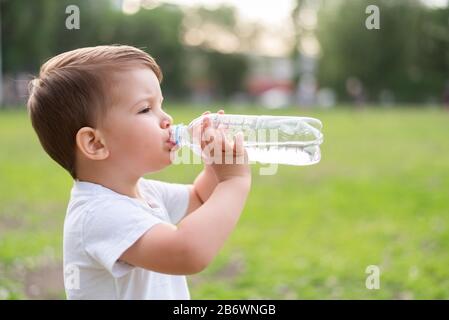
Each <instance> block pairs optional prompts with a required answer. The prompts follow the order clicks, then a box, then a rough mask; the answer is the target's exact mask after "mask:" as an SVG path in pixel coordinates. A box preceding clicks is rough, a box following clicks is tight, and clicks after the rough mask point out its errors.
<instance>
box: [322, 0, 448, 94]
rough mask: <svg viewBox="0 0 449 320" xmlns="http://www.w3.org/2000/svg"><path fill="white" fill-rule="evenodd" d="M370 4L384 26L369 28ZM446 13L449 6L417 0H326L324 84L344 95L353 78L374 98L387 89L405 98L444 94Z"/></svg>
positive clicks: (323, 60) (323, 56) (323, 34)
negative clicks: (444, 7) (426, 3)
mask: <svg viewBox="0 0 449 320" xmlns="http://www.w3.org/2000/svg"><path fill="white" fill-rule="evenodd" d="M372 4H374V5H377V6H378V7H379V8H380V30H368V29H367V28H366V27H365V19H366V18H367V17H368V15H367V14H366V13H365V9H366V7H367V6H368V5H372ZM448 17H449V9H431V8H428V7H425V6H424V5H423V4H422V3H421V2H420V1H418V0H396V1H394V2H393V1H388V0H347V1H341V0H340V1H337V0H333V1H324V2H323V5H322V7H321V9H320V11H319V15H318V19H319V24H318V32H317V34H318V38H319V41H320V44H321V47H322V57H321V60H320V68H319V69H320V70H319V75H318V76H319V81H320V84H321V85H322V86H330V87H332V88H334V89H336V90H337V92H338V94H339V96H340V97H343V98H345V99H347V98H348V95H347V92H346V87H345V84H346V80H347V79H348V78H350V77H355V78H357V79H359V80H360V81H361V83H362V84H363V86H364V88H365V90H366V92H367V93H368V95H369V98H370V100H372V101H376V100H377V98H378V97H379V95H380V94H381V93H382V91H384V90H389V91H391V92H393V93H394V95H395V97H396V100H397V101H403V102H423V101H427V100H429V99H431V98H438V97H440V95H441V92H442V90H443V86H444V83H445V79H447V78H448V74H449V63H448V62H449V61H448V60H449V59H448V58H447V57H448V54H447V52H449V32H447V31H448Z"/></svg>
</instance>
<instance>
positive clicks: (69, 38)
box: [0, 0, 449, 299]
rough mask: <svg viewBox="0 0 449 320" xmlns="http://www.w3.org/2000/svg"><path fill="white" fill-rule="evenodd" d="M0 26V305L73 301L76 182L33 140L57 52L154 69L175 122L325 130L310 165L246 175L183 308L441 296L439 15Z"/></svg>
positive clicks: (338, 6)
mask: <svg viewBox="0 0 449 320" xmlns="http://www.w3.org/2000/svg"><path fill="white" fill-rule="evenodd" d="M70 5H76V6H77V8H78V9H79V18H80V21H79V28H75V29H69V28H67V26H66V20H67V19H68V18H69V17H70V16H71V14H73V11H68V12H66V9H67V8H68V6H70ZM369 5H375V6H377V7H378V9H379V12H378V14H379V28H378V29H369V28H367V26H366V23H367V20H369V21H373V20H370V19H372V17H371V18H370V16H372V13H373V12H371V11H368V12H367V7H368V6H369ZM0 19H1V24H0V146H1V150H0V299H45V298H54V299H64V298H65V295H64V291H63V283H62V264H61V259H62V225H63V220H64V214H65V210H66V205H67V201H68V198H69V192H70V188H71V186H72V183H73V182H72V180H71V179H70V176H69V175H68V174H67V173H66V172H64V171H63V169H61V168H60V167H58V166H57V165H56V164H54V163H53V162H52V161H51V160H50V158H49V157H48V156H47V155H46V154H45V153H44V152H43V150H42V148H41V147H40V145H39V142H38V140H37V138H36V136H35V134H34V132H33V130H32V128H31V125H30V123H29V120H28V118H27V114H26V108H25V102H26V99H27V85H28V81H29V80H30V79H31V78H32V77H33V76H34V75H37V74H38V71H39V67H40V65H41V64H42V63H43V62H45V61H46V60H47V59H49V58H51V57H52V56H54V55H56V54H58V53H61V52H64V51H67V50H71V49H75V48H79V47H85V46H95V45H102V44H116V43H119V44H127V45H133V46H136V47H139V48H141V49H143V50H145V51H147V52H148V53H150V54H151V55H152V56H153V57H155V59H156V60H157V62H158V63H159V65H160V66H161V67H162V70H163V73H164V81H163V83H162V90H163V93H164V96H165V101H166V102H165V108H166V109H167V111H168V113H170V114H171V115H172V116H173V118H174V120H175V122H184V123H188V122H189V121H190V120H191V119H193V118H195V117H197V116H199V115H200V114H201V113H202V112H203V111H205V110H211V111H215V110H218V109H220V108H224V110H225V111H226V112H227V113H241V114H273V115H296V116H312V117H316V118H319V119H321V120H322V121H323V124H324V136H325V142H324V144H323V147H322V161H321V162H320V163H319V164H318V165H315V166H311V167H291V166H280V167H279V170H278V173H277V174H276V175H274V176H260V175H259V174H258V172H259V171H258V169H259V168H260V167H263V165H260V164H257V165H254V166H253V175H254V179H253V189H252V191H251V195H250V198H249V200H248V203H247V206H246V208H245V212H244V214H243V216H242V219H241V221H240V223H239V225H238V227H237V229H236V230H235V232H234V233H233V235H232V237H231V238H230V239H229V241H228V242H227V244H226V246H225V248H224V250H223V252H222V253H221V254H220V255H219V256H218V257H217V259H216V260H215V261H214V263H213V264H212V265H211V266H210V267H209V268H208V269H207V270H206V271H205V272H204V273H202V274H199V275H195V276H192V277H189V278H190V279H189V283H190V287H191V294H192V298H193V299H216V298H228V299H232V298H235V299H250V298H251V299H264V298H274V299H305V298H307V299H315V298H324V299H348V298H352V299H358V298H363V299H448V298H449V270H448V266H449V254H448V252H449V230H448V223H449V205H448V204H447V196H448V191H449V170H448V169H449V150H448V147H447V138H449V130H448V120H449V112H448V111H449V5H448V1H447V0H377V1H376V0H345V1H344V0H328V1H326V0H321V1H320V0H316V1H308V0H278V1H268V0H263V1H256V0H247V1H238V0H165V1H160V0H89V1H88V0H67V1H66V0H61V1H56V0H33V1H32V0H14V1H13V0H0ZM200 171H201V165H191V166H190V165H189V166H188V165H182V166H181V165H177V166H172V167H170V168H168V169H167V170H164V171H163V172H159V173H157V174H155V175H151V176H148V178H154V179H161V180H165V181H170V182H180V183H192V181H193V179H194V178H195V176H196V175H197V174H198V173H199V172H200ZM368 265H377V266H379V267H380V270H381V288H380V289H379V290H368V289H367V288H366V287H365V279H366V277H367V276H368V275H367V274H366V273H365V269H366V267H367V266H368Z"/></svg>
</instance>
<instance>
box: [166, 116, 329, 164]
mask: <svg viewBox="0 0 449 320" xmlns="http://www.w3.org/2000/svg"><path fill="white" fill-rule="evenodd" d="M205 117H207V118H209V119H210V122H211V126H212V127H214V128H221V129H223V131H224V133H225V135H226V137H227V138H229V139H230V141H232V140H233V137H234V136H235V134H237V133H238V132H242V133H243V141H244V142H243V146H244V148H245V150H246V152H247V154H248V160H249V161H256V162H260V163H278V164H289V165H311V164H315V163H318V162H319V161H320V159H321V151H320V144H321V143H322V142H323V134H322V132H321V129H322V123H321V121H320V120H318V119H314V118H308V117H291V116H268V115H236V114H218V113H213V114H206V115H202V116H201V117H199V118H196V119H195V120H193V121H192V122H191V123H190V124H189V125H187V126H186V125H184V124H182V123H181V124H178V125H174V126H172V128H171V130H172V131H171V140H172V141H173V142H174V143H176V144H177V145H178V146H179V147H183V146H188V147H189V148H191V149H192V150H193V151H194V152H195V153H196V154H198V155H201V146H200V143H199V142H198V141H195V139H194V138H193V136H192V135H193V128H194V127H195V126H197V125H200V124H201V122H202V120H203V118H205Z"/></svg>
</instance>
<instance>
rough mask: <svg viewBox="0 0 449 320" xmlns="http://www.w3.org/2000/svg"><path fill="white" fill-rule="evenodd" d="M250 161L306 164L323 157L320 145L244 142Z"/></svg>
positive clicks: (313, 162) (316, 161)
mask: <svg viewBox="0 0 449 320" xmlns="http://www.w3.org/2000/svg"><path fill="white" fill-rule="evenodd" d="M244 146H245V149H246V151H247V153H248V159H249V160H250V161H257V162H260V163H278V164H289V165H297V166H306V165H312V164H315V163H318V162H319V161H320V159H321V152H320V147H319V145H308V146H304V145H298V144H289V143H254V144H244Z"/></svg>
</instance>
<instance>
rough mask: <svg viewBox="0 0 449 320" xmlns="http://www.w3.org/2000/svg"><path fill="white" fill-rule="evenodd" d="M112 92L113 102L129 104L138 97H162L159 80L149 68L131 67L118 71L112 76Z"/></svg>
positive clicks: (123, 104) (122, 104) (134, 101)
mask: <svg viewBox="0 0 449 320" xmlns="http://www.w3.org/2000/svg"><path fill="white" fill-rule="evenodd" d="M113 94H114V97H115V99H114V100H115V102H116V103H115V104H116V105H119V106H124V107H126V106H131V105H132V104H134V103H136V102H138V100H139V99H144V98H145V97H151V98H153V99H160V98H161V97H162V92H161V87H160V85H159V80H158V79H157V77H156V75H155V74H154V72H153V71H152V70H151V69H150V68H145V67H141V68H132V69H127V70H123V71H120V72H118V73H117V74H116V75H115V76H114V85H113Z"/></svg>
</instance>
